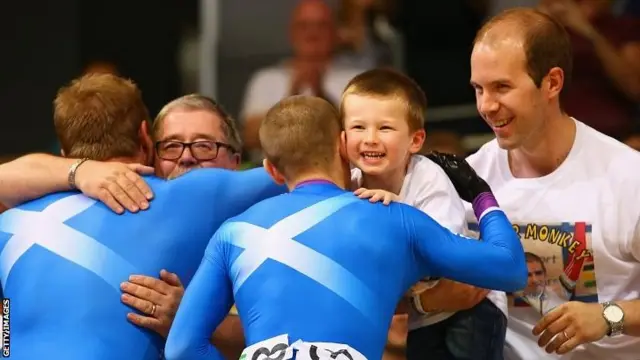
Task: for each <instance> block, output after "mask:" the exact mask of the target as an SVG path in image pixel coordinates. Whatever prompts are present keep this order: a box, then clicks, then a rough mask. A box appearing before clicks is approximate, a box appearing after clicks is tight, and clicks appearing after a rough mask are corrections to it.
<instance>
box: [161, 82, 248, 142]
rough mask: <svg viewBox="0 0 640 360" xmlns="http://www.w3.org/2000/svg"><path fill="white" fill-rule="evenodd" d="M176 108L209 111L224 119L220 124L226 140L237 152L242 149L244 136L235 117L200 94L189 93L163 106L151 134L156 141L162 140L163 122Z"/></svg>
mask: <svg viewBox="0 0 640 360" xmlns="http://www.w3.org/2000/svg"><path fill="white" fill-rule="evenodd" d="M174 110H187V111H198V110H203V111H208V112H211V113H213V114H214V115H216V116H219V117H220V118H221V119H222V123H221V124H220V126H221V127H222V132H223V133H224V136H225V137H226V139H225V140H226V141H228V142H229V145H230V146H231V147H232V148H233V150H235V151H236V152H240V151H242V138H241V137H240V132H239V131H238V126H237V125H236V121H235V119H234V118H233V117H232V116H231V115H230V114H229V113H228V112H227V111H226V110H225V109H224V108H223V107H222V105H220V104H218V103H217V102H216V101H215V100H213V99H212V98H210V97H208V96H204V95H200V94H189V95H185V96H181V97H179V98H177V99H175V100H172V101H170V102H169V103H168V104H166V105H165V106H163V107H162V109H161V110H160V112H159V113H158V116H156V118H155V120H154V121H153V126H152V128H151V134H152V136H153V139H154V140H155V141H158V140H160V139H159V137H160V132H161V131H162V122H163V120H164V118H166V117H167V115H169V113H170V112H172V111H174Z"/></svg>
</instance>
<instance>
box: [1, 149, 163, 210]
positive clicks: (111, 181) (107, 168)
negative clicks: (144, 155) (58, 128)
mask: <svg viewBox="0 0 640 360" xmlns="http://www.w3.org/2000/svg"><path fill="white" fill-rule="evenodd" d="M80 161H81V160H79V159H68V158H62V157H57V156H52V155H47V154H30V155H25V156H22V157H20V158H18V159H16V160H13V161H11V162H8V163H5V164H2V165H0V203H2V204H4V206H6V207H9V208H11V207H14V206H16V205H19V204H21V203H23V202H25V201H29V200H33V199H37V198H39V197H41V196H44V195H47V194H50V193H53V192H58V191H69V190H73V188H72V186H71V185H72V184H71V183H70V181H69V180H70V171H71V168H72V167H73V166H74V164H79V165H78V166H77V168H76V171H75V177H74V179H75V184H76V187H77V188H78V190H80V191H82V192H83V193H84V194H85V195H87V196H89V197H91V198H94V199H98V200H100V201H102V202H103V203H105V204H106V205H107V206H109V207H110V208H111V209H112V210H114V211H116V212H118V213H121V212H122V211H124V208H126V209H127V210H129V211H137V210H138V209H140V208H142V209H144V208H146V207H145V205H146V206H148V204H147V200H149V199H151V198H152V197H153V194H152V192H151V189H149V187H148V186H147V185H146V183H145V182H144V181H143V180H142V178H141V177H140V176H139V175H138V174H152V173H153V169H152V168H150V167H148V166H143V165H140V164H123V163H117V162H98V161H91V160H87V161H84V162H82V163H80Z"/></svg>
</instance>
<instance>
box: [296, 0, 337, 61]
mask: <svg viewBox="0 0 640 360" xmlns="http://www.w3.org/2000/svg"><path fill="white" fill-rule="evenodd" d="M290 38H291V45H292V47H293V51H294V54H295V56H296V57H298V58H302V59H304V60H313V61H318V60H319V61H322V60H328V59H329V58H330V56H331V55H332V53H333V50H334V44H335V39H336V27H335V22H334V17H333V12H332V10H331V8H330V7H329V5H327V4H326V3H325V2H324V1H322V0H302V1H300V2H299V3H298V4H297V5H296V7H295V8H294V10H293V14H292V16H291V28H290Z"/></svg>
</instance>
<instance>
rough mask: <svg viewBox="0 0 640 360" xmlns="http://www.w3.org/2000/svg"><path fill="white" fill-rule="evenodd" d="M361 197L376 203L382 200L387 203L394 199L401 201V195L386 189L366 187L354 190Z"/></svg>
mask: <svg viewBox="0 0 640 360" xmlns="http://www.w3.org/2000/svg"><path fill="white" fill-rule="evenodd" d="M354 194H356V195H357V196H358V197H359V198H360V199H369V202H372V203H375V202H378V201H380V200H382V203H383V204H385V205H389V204H391V202H392V201H395V202H399V201H400V197H399V196H398V195H396V194H394V193H392V192H390V191H386V190H380V189H375V190H370V189H365V188H360V189H358V190H356V191H354Z"/></svg>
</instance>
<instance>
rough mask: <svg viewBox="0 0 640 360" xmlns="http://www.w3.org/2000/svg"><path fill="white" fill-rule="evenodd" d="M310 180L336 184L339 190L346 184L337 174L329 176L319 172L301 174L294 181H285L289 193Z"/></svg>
mask: <svg viewBox="0 0 640 360" xmlns="http://www.w3.org/2000/svg"><path fill="white" fill-rule="evenodd" d="M311 180H325V181H328V182H331V183H334V184H336V186H338V187H339V188H341V189H346V188H347V184H345V183H344V182H345V179H344V177H343V176H340V175H338V174H329V173H327V172H321V171H314V172H307V173H304V174H301V175H299V176H297V177H296V178H295V179H293V180H289V181H287V187H288V188H289V191H291V190H293V189H295V188H296V186H298V185H299V184H301V183H303V182H305V181H311Z"/></svg>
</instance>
